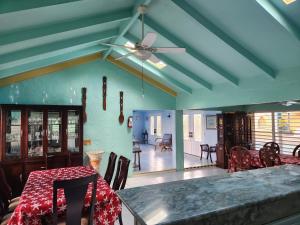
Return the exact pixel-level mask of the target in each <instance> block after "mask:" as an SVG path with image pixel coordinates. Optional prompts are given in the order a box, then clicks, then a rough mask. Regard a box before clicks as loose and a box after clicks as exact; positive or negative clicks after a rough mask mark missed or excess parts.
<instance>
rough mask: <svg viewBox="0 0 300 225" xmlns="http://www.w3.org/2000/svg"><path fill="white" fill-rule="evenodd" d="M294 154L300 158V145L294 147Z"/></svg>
mask: <svg viewBox="0 0 300 225" xmlns="http://www.w3.org/2000/svg"><path fill="white" fill-rule="evenodd" d="M293 156H297V157H299V158H300V145H297V146H296V147H295V148H294V151H293Z"/></svg>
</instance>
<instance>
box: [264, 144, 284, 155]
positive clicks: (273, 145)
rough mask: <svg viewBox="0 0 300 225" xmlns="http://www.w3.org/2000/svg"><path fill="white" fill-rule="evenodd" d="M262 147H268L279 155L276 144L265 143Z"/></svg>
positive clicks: (278, 148)
mask: <svg viewBox="0 0 300 225" xmlns="http://www.w3.org/2000/svg"><path fill="white" fill-rule="evenodd" d="M263 147H270V148H271V149H274V150H275V152H276V153H277V154H280V147H279V145H278V144H277V143H276V142H267V143H265V144H264V146H263Z"/></svg>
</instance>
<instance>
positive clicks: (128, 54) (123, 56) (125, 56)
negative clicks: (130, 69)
mask: <svg viewBox="0 0 300 225" xmlns="http://www.w3.org/2000/svg"><path fill="white" fill-rule="evenodd" d="M134 53H135V52H129V53H127V54H125V55H122V56H120V57H118V58H116V59H115V60H121V59H124V58H127V57H129V56H131V55H134Z"/></svg>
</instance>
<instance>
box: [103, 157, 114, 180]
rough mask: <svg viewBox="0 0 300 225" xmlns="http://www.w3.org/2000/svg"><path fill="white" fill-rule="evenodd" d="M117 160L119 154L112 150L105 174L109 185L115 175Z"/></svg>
mask: <svg viewBox="0 0 300 225" xmlns="http://www.w3.org/2000/svg"><path fill="white" fill-rule="evenodd" d="M116 160H117V155H116V154H115V153H114V152H111V153H110V155H109V159H108V164H107V169H106V172H105V175H104V180H105V181H106V182H107V183H108V185H110V183H111V180H112V178H113V175H114V171H115V165H116Z"/></svg>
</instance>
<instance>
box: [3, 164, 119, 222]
mask: <svg viewBox="0 0 300 225" xmlns="http://www.w3.org/2000/svg"><path fill="white" fill-rule="evenodd" d="M93 173H95V171H94V170H92V169H90V168H87V167H84V166H80V167H68V168H60V169H52V170H42V171H34V172H32V173H30V175H29V178H28V181H27V183H26V185H25V187H24V190H23V193H22V196H21V199H20V203H19V205H18V206H17V208H16V209H15V211H14V213H13V215H12V217H11V219H10V221H9V223H8V224H9V225H23V224H24V225H41V217H42V216H45V215H51V213H52V195H53V181H54V180H68V179H75V178H80V177H84V176H89V175H91V174H93ZM91 195H92V186H91V184H90V185H89V187H88V190H87V194H86V198H85V202H84V206H85V207H88V206H89V205H90V200H91ZM57 206H58V212H59V213H63V212H65V210H66V200H65V197H64V192H63V190H62V189H59V190H58V192H57ZM121 210H122V206H121V203H120V200H119V198H118V196H117V195H116V193H115V192H114V191H113V190H112V189H111V188H110V187H109V185H108V184H107V183H106V181H105V180H104V179H103V178H102V177H101V176H99V178H98V181H97V192H96V204H95V209H94V219H93V220H94V224H95V225H113V224H114V221H115V220H116V219H117V218H118V215H119V214H120V212H121Z"/></svg>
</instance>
